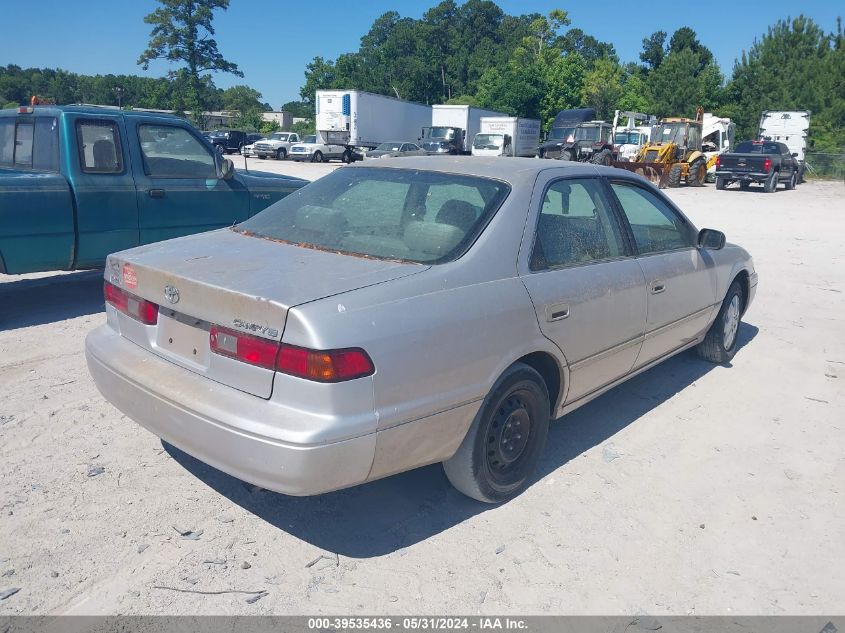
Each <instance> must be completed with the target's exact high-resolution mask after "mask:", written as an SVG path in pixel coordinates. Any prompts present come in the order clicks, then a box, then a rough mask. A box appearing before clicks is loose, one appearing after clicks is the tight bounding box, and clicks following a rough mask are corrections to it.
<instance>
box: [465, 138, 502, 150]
mask: <svg viewBox="0 0 845 633" xmlns="http://www.w3.org/2000/svg"><path fill="white" fill-rule="evenodd" d="M472 146H473V147H475V148H477V149H499V148H500V147H501V146H502V135H501V134H476V135H475V140H474V141H473V142H472Z"/></svg>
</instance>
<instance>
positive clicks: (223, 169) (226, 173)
mask: <svg viewBox="0 0 845 633" xmlns="http://www.w3.org/2000/svg"><path fill="white" fill-rule="evenodd" d="M219 175H220V178H222V179H223V180H231V179H232V176H234V175H235V164H234V163H233V162H232V161H231V160H229V159H228V158H224V159H223V160H222V161H221V162H220V172H219Z"/></svg>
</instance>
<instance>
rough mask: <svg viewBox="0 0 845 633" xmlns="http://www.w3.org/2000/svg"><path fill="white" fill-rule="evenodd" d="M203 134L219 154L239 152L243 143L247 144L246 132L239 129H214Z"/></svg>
mask: <svg viewBox="0 0 845 633" xmlns="http://www.w3.org/2000/svg"><path fill="white" fill-rule="evenodd" d="M205 136H206V138H207V139H208V140H209V141H211V144H212V145H214V148H215V149H216V150H217V151H218V152H219V153H221V154H239V153H240V151H241V148H242V147H243V146H244V145H249V141H248V140H247V134H246V132H241V131H240V130H214V131H213V132H209V133H208V134H206V135H205Z"/></svg>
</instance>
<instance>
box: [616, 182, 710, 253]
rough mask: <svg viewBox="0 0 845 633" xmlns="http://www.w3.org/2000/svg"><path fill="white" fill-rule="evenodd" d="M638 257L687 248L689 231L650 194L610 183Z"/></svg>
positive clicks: (692, 239) (691, 239)
mask: <svg viewBox="0 0 845 633" xmlns="http://www.w3.org/2000/svg"><path fill="white" fill-rule="evenodd" d="M611 187H612V188H613V192H614V193H615V194H616V197H617V199H618V200H619V204H620V206H621V207H622V211H623V213H624V214H625V217H626V218H627V219H628V223H629V224H630V225H631V231H632V232H633V234H634V242H635V243H636V245H637V250H638V251H639V253H640V255H647V254H649V253H659V252H663V251H671V250H676V249H679V248H690V247H692V246H693V245H694V244H695V234H694V230H693V228H692V227H691V226H690V225H689V224H688V223H687V222H686V221H685V220H684V219H683V218H682V217H681V216H680V215H678V214H677V213H676V212H675V210H674V209H672V208H671V207H670V206H669V204H668V203H666V202H665V201H664V200H662V199H660V197H658V195H657V194H655V193H654V192H653V191H650V190H648V189H645V188H643V187H639V186H637V185H634V184H632V183H627V182H614V183H611Z"/></svg>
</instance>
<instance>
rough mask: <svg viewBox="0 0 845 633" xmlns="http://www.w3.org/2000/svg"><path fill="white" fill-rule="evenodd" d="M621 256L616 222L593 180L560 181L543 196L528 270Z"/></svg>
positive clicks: (573, 264)
mask: <svg viewBox="0 0 845 633" xmlns="http://www.w3.org/2000/svg"><path fill="white" fill-rule="evenodd" d="M622 255H624V247H623V245H622V238H621V235H620V231H619V225H618V223H617V222H616V220H615V219H614V218H613V216H612V212H611V211H610V205H609V204H608V201H607V198H606V197H605V195H604V194H603V193H602V190H601V186H600V184H599V183H598V182H597V181H596V180H595V179H589V178H583V179H572V180H559V181H557V182H555V183H552V184H551V185H550V186H549V188H548V189H547V190H546V193H545V195H544V196H543V206H542V207H541V208H540V217H539V219H538V221H537V233H536V236H535V239H534V249H533V251H532V254H531V262H530V268H531V270H543V269H546V268H554V267H558V266H575V265H579V264H585V263H589V262H593V261H600V260H604V259H612V258H615V257H620V256H622Z"/></svg>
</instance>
